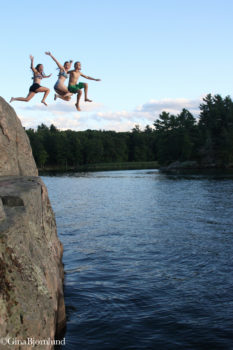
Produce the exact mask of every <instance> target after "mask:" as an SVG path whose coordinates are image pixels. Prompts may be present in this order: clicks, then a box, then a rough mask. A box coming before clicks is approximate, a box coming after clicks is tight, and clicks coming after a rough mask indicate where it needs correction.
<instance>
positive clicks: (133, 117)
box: [0, 0, 233, 130]
mask: <svg viewBox="0 0 233 350" xmlns="http://www.w3.org/2000/svg"><path fill="white" fill-rule="evenodd" d="M232 18H233V1H232V0H222V1H221V2H220V1H219V0H218V1H217V0H205V1H203V0H202V1H200V0H196V1H189V0H186V1H184V0H163V1H162V0H144V1H138V0H124V1H123V0H98V1H96V0H89V1H83V2H78V1H77V0H76V1H74V0H70V1H68V2H64V1H60V0H58V1H54V0H47V1H45V0H41V1H39V2H32V1H28V0H21V1H17V0H15V1H12V0H8V1H7V2H3V1H1V22H0V32H1V56H0V63H1V86H0V95H1V96H2V97H4V98H5V99H6V100H9V99H10V97H11V96H14V97H18V96H26V95H27V93H28V89H29V86H30V84H31V83H32V80H31V76H32V74H31V71H30V69H29V66H30V60H29V55H30V54H33V55H34V57H35V63H43V64H44V67H45V72H46V73H48V74H49V73H53V75H52V77H51V78H50V79H45V80H44V81H43V85H45V86H48V87H49V88H50V89H51V93H50V95H49V97H48V100H47V101H48V103H49V106H48V108H46V107H44V106H43V105H41V103H40V100H41V96H42V95H41V94H38V95H36V97H35V98H33V99H32V100H31V101H30V102H29V103H24V102H14V103H13V107H14V108H15V110H16V112H17V114H18V115H19V117H20V118H21V120H22V123H23V125H24V126H26V127H36V126H37V125H38V124H40V123H45V124H47V125H50V124H51V123H54V124H55V125H56V126H58V127H59V128H60V129H67V128H71V129H75V130H85V129H87V128H90V129H106V130H107V129H112V130H130V129H132V127H133V126H134V125H135V124H140V125H141V126H142V127H144V126H145V125H146V124H150V125H152V124H153V121H154V120H155V119H156V118H157V117H158V115H159V113H160V112H161V111H162V110H163V109H165V110H168V111H171V112H174V113H178V111H179V110H180V109H181V108H183V107H188V108H189V109H190V110H191V111H192V112H193V113H194V114H196V113H197V112H198V111H197V109H198V105H199V103H200V100H201V98H202V97H203V96H204V95H206V94H207V93H213V94H216V93H220V94H221V95H222V96H226V95H231V96H232V87H233V84H232V81H233V45H232V36H233V21H232ZM46 50H50V51H51V52H52V53H53V54H54V56H55V57H56V58H57V59H58V60H59V61H61V62H64V61H65V60H67V59H73V60H79V61H81V62H82V70H83V73H84V74H87V75H90V76H93V77H95V78H101V79H102V81H101V82H94V81H89V91H90V92H89V96H90V98H92V99H93V100H94V102H93V103H92V104H87V103H86V104H84V103H82V108H83V111H82V112H77V111H76V110H75V107H74V103H75V97H73V99H72V102H70V103H67V102H65V101H64V102H63V101H61V102H54V101H53V96H54V93H53V85H54V83H55V81H56V78H57V73H58V71H57V70H56V66H55V64H54V62H53V61H52V60H51V59H50V57H48V56H46V55H45V54H44V52H45V51H46Z"/></svg>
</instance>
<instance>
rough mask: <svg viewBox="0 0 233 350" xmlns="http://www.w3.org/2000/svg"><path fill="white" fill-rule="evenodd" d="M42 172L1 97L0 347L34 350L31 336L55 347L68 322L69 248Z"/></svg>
mask: <svg viewBox="0 0 233 350" xmlns="http://www.w3.org/2000/svg"><path fill="white" fill-rule="evenodd" d="M37 174H38V171H37V168H36V165H35V162H34V159H33V156H32V151H31V147H30V143H29V140H28V137H27V135H26V133H25V131H24V129H23V128H22V125H21V122H20V120H19V119H18V117H17V115H16V114H15V112H14V110H13V108H12V107H11V106H9V105H8V103H6V102H5V101H4V100H3V99H2V98H1V97H0V349H8V348H9V349H12V346H13V347H14V349H17V350H19V349H21V350H22V349H27V350H31V349H34V348H35V347H34V345H35V344H34V345H33V344H32V345H30V344H28V343H27V344H26V343H25V344H24V342H26V341H28V339H34V340H35V341H39V342H40V341H43V340H49V343H44V344H43V345H40V343H39V342H38V345H37V346H36V348H37V349H43V350H50V349H53V345H52V344H53V340H54V338H55V335H56V334H59V333H60V332H62V330H64V328H65V324H66V315H65V305H64V296H63V279H64V270H63V264H62V253H63V248H62V244H61V243H60V241H59V240H58V237H57V231H56V222H55V217H54V213H53V210H52V208H51V205H50V201H49V198H48V193H47V189H46V187H45V185H44V183H43V181H42V180H41V179H40V178H39V177H38V176H37ZM12 342H16V343H14V344H12ZM50 343H51V344H50ZM41 344H42V343H41ZM46 344H47V345H46Z"/></svg>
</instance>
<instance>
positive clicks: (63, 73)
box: [45, 51, 73, 101]
mask: <svg viewBox="0 0 233 350" xmlns="http://www.w3.org/2000/svg"><path fill="white" fill-rule="evenodd" d="M45 54H46V55H48V56H50V57H51V58H52V59H53V60H54V62H55V63H56V65H57V66H58V68H59V70H60V71H59V74H58V80H57V81H56V83H55V85H54V90H55V92H56V94H55V95H54V100H56V99H57V97H58V98H61V99H62V100H65V101H70V99H71V96H72V94H71V93H70V92H69V91H68V89H67V87H66V85H65V80H66V79H67V78H68V74H69V73H68V71H69V70H70V68H71V64H72V62H73V61H71V60H70V61H66V62H65V63H64V65H62V64H61V63H60V62H58V60H57V59H56V58H55V57H54V56H53V55H52V54H51V52H49V51H48V52H45Z"/></svg>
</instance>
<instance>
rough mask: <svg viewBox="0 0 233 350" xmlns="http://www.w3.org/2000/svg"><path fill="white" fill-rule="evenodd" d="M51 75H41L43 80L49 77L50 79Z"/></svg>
mask: <svg viewBox="0 0 233 350" xmlns="http://www.w3.org/2000/svg"><path fill="white" fill-rule="evenodd" d="M51 75H52V73H51V74H49V75H43V78H50V77H51Z"/></svg>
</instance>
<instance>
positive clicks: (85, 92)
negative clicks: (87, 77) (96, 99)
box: [84, 83, 92, 102]
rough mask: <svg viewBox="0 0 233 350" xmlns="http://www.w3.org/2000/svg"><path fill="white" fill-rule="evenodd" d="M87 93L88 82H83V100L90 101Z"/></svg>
mask: <svg viewBox="0 0 233 350" xmlns="http://www.w3.org/2000/svg"><path fill="white" fill-rule="evenodd" d="M87 93H88V84H87V83H84V94H85V101H86V102H92V100H90V99H89V98H87Z"/></svg>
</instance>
